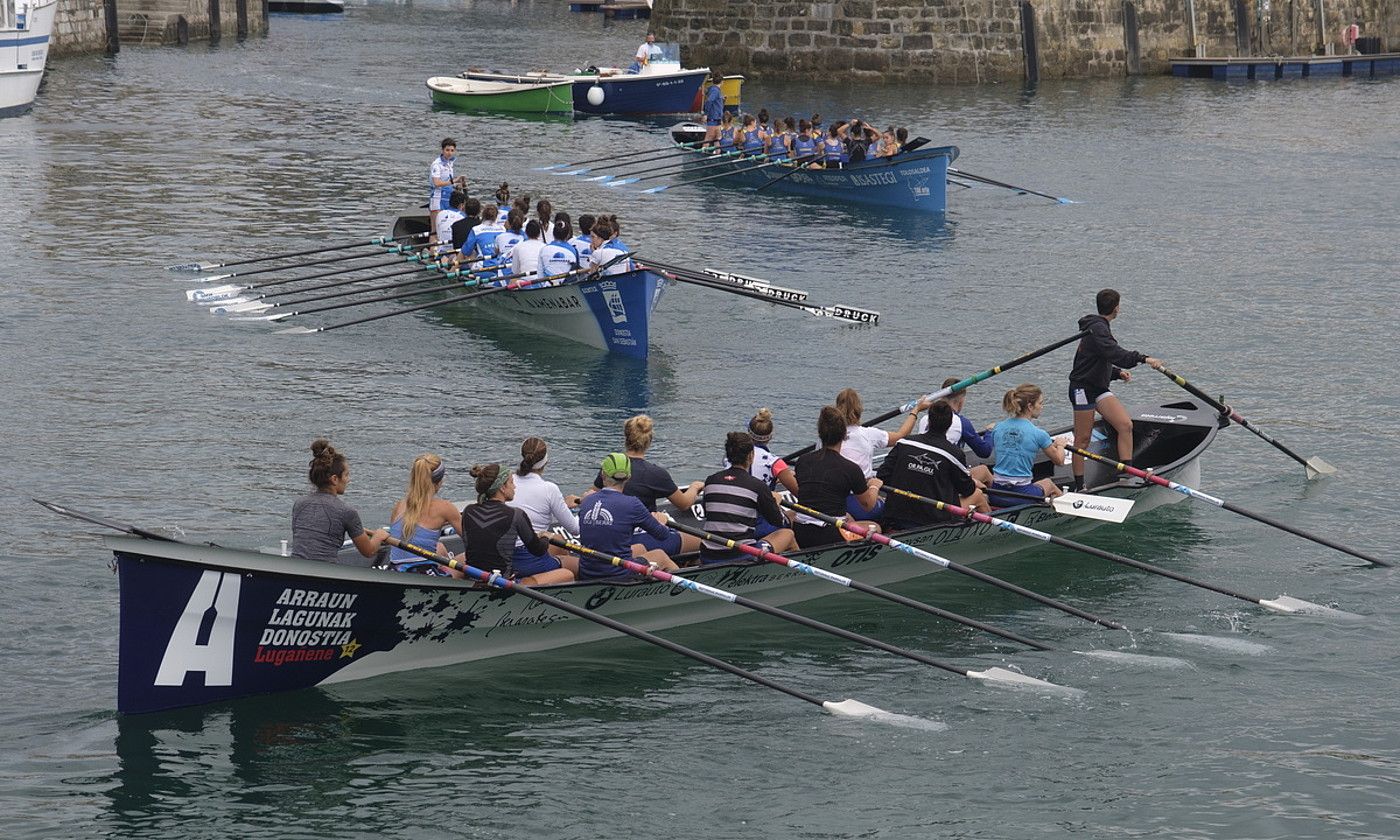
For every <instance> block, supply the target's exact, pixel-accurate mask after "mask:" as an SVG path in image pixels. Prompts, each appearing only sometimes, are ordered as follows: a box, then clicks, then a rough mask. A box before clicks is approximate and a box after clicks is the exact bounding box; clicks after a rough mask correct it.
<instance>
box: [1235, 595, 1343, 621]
mask: <svg viewBox="0 0 1400 840" xmlns="http://www.w3.org/2000/svg"><path fill="white" fill-rule="evenodd" d="M1259 606H1261V607H1265V608H1267V609H1270V610H1273V611H1274V612H1278V613H1305V614H1307V615H1320V616H1326V617H1327V618H1340V619H1346V620H1348V621H1361V619H1362V617H1361V616H1359V615H1357V614H1356V613H1353V612H1347V611H1346V610H1339V609H1336V608H1334V607H1327V606H1323V605H1322V604H1314V603H1313V602H1312V601H1304V600H1303V599H1302V598H1294V597H1292V596H1289V595H1280V596H1278V597H1277V598H1274V599H1273V600H1269V599H1267V598H1265V599H1263V600H1261V601H1260V602H1259Z"/></svg>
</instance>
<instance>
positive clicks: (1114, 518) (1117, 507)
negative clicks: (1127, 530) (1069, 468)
mask: <svg viewBox="0 0 1400 840" xmlns="http://www.w3.org/2000/svg"><path fill="white" fill-rule="evenodd" d="M1135 504H1137V503H1136V502H1135V501H1133V500H1132V499H1118V498H1114V497H1112V496H1091V495H1089V494H1087V493H1065V494H1064V495H1063V496H1056V497H1055V498H1053V499H1051V500H1050V505H1051V506H1052V507H1053V508H1055V512H1056V513H1059V514H1063V515H1065V516H1080V517H1083V518H1085V519H1098V520H1101V521H1103V522H1115V523H1116V522H1122V521H1123V520H1124V519H1127V518H1128V512H1129V511H1131V510H1132V509H1133V505H1135Z"/></svg>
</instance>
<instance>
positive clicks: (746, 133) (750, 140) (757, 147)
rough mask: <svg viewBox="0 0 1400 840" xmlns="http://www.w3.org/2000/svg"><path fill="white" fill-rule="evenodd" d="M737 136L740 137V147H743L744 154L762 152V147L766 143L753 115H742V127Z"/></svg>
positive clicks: (759, 153) (758, 153)
mask: <svg viewBox="0 0 1400 840" xmlns="http://www.w3.org/2000/svg"><path fill="white" fill-rule="evenodd" d="M739 136H740V137H741V138H742V143H743V145H742V146H741V147H740V148H741V149H743V151H744V154H749V155H761V154H763V147H764V145H765V144H766V141H765V137H764V135H763V132H762V131H760V130H759V128H758V121H757V120H755V119H754V118H753V117H744V128H743V129H742V131H740V133H739Z"/></svg>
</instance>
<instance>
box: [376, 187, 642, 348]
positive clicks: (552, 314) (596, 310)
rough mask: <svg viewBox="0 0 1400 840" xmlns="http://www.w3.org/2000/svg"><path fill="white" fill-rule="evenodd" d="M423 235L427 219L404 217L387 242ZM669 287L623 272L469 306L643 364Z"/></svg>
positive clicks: (503, 295)
mask: <svg viewBox="0 0 1400 840" xmlns="http://www.w3.org/2000/svg"><path fill="white" fill-rule="evenodd" d="M427 229H428V217H427V216H424V215H421V214H420V213H417V212H413V213H405V214H403V215H401V216H399V217H398V219H397V220H395V222H394V228H393V230H394V232H393V234H392V235H393V236H404V235H407V234H414V233H420V232H422V231H426V230H427ZM668 285H669V281H668V280H667V279H666V278H665V277H664V276H662V275H661V274H658V273H656V272H654V271H646V270H640V271H629V272H625V273H623V274H614V275H609V276H607V277H599V278H597V279H588V280H583V281H581V282H570V283H565V284H563V285H558V286H547V287H543V288H538V289H515V290H512V291H506V292H500V293H498V294H491V295H485V296H483V297H480V298H478V299H476V300H474V301H472V302H471V304H470V305H471V306H475V307H477V308H478V309H482V310H485V311H487V312H490V313H491V314H493V315H495V316H498V317H500V318H504V319H506V320H508V321H511V322H513V323H516V324H520V325H521V326H524V327H527V328H530V329H535V330H540V331H542V332H547V333H550V334H552V335H557V336H559V337H561V338H566V339H568V340H570V341H576V342H578V343H579V344H586V345H588V346H589V347H593V348H596V349H598V350H606V351H607V352H609V353H617V354H620V355H623V356H630V357H632V358H636V359H645V358H646V357H647V353H648V352H649V350H650V346H651V316H652V312H653V310H655V309H656V304H657V303H659V302H660V300H661V295H662V293H663V292H664V291H665V290H666V288H667V286H668Z"/></svg>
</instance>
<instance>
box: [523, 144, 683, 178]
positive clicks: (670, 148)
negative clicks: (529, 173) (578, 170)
mask: <svg viewBox="0 0 1400 840" xmlns="http://www.w3.org/2000/svg"><path fill="white" fill-rule="evenodd" d="M676 145H679V146H689V147H692V148H693V147H694V146H695V145H696V143H678V144H676ZM675 148H676V147H675V146H662V147H661V148H659V149H644V150H642V151H640V152H623V153H621V154H616V155H606V156H604V157H596V158H589V159H588V160H578V161H574V162H573V163H553V164H550V165H549V166H537V167H535V168H534V169H535V171H536V172H548V171H550V170H551V169H568V168H569V167H571V166H583V165H584V164H586V163H601V162H603V161H605V160H622V159H624V158H634V157H644V156H646V155H652V154H657V153H658V152H674V151H675Z"/></svg>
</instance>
